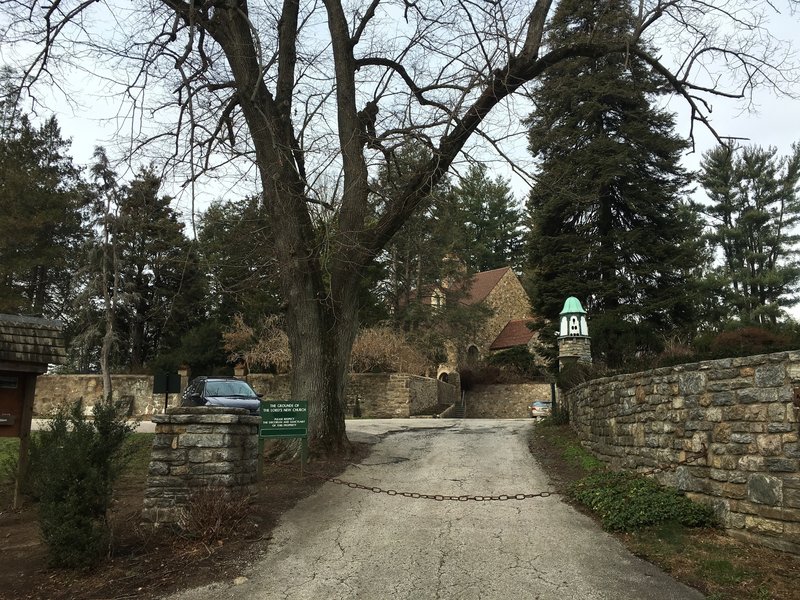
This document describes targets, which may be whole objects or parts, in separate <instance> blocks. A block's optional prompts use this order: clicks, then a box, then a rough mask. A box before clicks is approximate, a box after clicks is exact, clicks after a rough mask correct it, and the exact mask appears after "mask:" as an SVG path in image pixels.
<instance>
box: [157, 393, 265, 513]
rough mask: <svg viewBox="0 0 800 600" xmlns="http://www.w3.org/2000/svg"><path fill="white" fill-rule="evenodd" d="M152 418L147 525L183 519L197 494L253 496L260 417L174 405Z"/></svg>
mask: <svg viewBox="0 0 800 600" xmlns="http://www.w3.org/2000/svg"><path fill="white" fill-rule="evenodd" d="M153 421H154V422H155V424H156V435H155V438H154V440H153V452H152V454H151V458H150V468H149V470H148V476H147V487H146V489H145V495H144V508H143V510H142V521H143V522H144V523H145V524H148V525H154V526H155V525H160V524H163V523H177V522H179V521H180V519H181V516H182V512H183V511H184V510H185V509H186V506H187V504H188V503H189V502H190V501H191V498H192V494H193V493H196V492H200V491H207V490H212V491H213V492H214V493H217V494H224V495H227V496H229V497H230V498H231V499H234V498H237V499H238V498H245V497H248V496H255V494H256V493H257V491H258V490H257V470H258V427H259V424H260V422H261V418H260V417H258V416H252V415H250V414H249V413H248V412H247V411H246V410H244V409H242V408H218V407H205V406H191V407H175V408H170V409H168V410H167V412H166V414H163V415H153Z"/></svg>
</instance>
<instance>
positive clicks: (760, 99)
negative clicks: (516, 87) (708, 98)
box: [0, 13, 800, 216]
mask: <svg viewBox="0 0 800 600" xmlns="http://www.w3.org/2000/svg"><path fill="white" fill-rule="evenodd" d="M771 31H773V33H774V34H775V35H776V37H778V38H780V39H784V40H788V41H791V42H792V43H793V45H794V47H795V48H796V49H797V50H798V51H800V23H799V22H798V19H797V15H789V14H788V13H786V14H783V15H780V16H777V17H774V18H773V19H772V24H771ZM3 58H4V57H3V49H2V48H0V62H3ZM69 84H70V85H69V88H70V89H71V90H80V91H79V92H78V91H76V92H74V93H73V92H71V98H72V100H73V101H74V102H73V104H72V105H70V104H69V103H67V102H65V101H64V99H63V98H59V97H58V96H55V97H54V99H51V100H50V101H47V108H48V109H51V110H53V111H54V112H55V114H56V116H57V118H58V121H59V123H60V124H61V127H62V131H63V133H64V135H65V137H69V138H71V139H72V155H73V157H74V159H75V161H76V162H77V163H78V164H82V165H87V164H89V163H90V162H91V155H92V152H93V150H94V147H95V146H96V145H98V144H101V145H105V146H106V147H107V148H108V150H109V153H110V154H112V156H113V153H114V150H113V149H114V146H115V143H116V142H117V140H119V139H120V137H121V136H120V135H119V134H120V133H121V134H122V135H123V136H124V134H125V131H124V127H125V121H124V120H123V119H121V118H116V117H117V115H119V114H120V106H119V98H115V97H107V96H106V95H105V93H104V92H102V91H98V87H97V83H96V82H93V81H91V80H90V78H89V77H87V76H86V75H82V74H76V75H74V76H73V79H72V80H71V81H70V82H69ZM787 91H788V92H790V93H793V94H794V95H795V97H794V98H792V97H789V96H784V97H776V96H775V94H774V92H772V91H768V90H760V91H758V92H757V94H756V96H755V97H754V99H753V105H752V106H751V107H749V108H748V107H746V106H745V105H744V104H743V103H741V102H737V101H734V100H728V99H723V98H718V99H716V100H715V102H714V105H713V109H714V110H713V114H712V122H713V126H714V127H715V128H716V130H717V131H718V132H719V133H720V134H721V135H724V136H735V137H741V138H747V139H748V140H749V142H743V143H753V144H758V145H761V146H776V147H777V148H778V149H779V151H780V153H781V154H786V153H788V152H789V149H790V146H791V144H792V143H793V142H797V141H800V87H798V89H795V90H787ZM667 108H668V109H669V110H672V111H675V112H676V113H678V120H677V132H678V133H679V134H681V135H688V133H689V120H688V112H687V110H686V107H685V104H684V102H683V101H682V100H681V99H680V98H674V99H672V100H671V101H670V102H669V103H668V104H667ZM498 109H499V112H500V111H502V112H501V115H500V118H501V120H508V121H518V120H519V119H521V118H524V117H525V116H527V112H528V111H529V107H528V105H527V104H526V103H525V102H523V101H519V100H518V101H515V102H513V103H512V104H510V105H506V106H504V107H498ZM40 116H44V111H42V112H41V113H40ZM694 133H695V142H696V151H695V152H694V153H691V154H688V155H687V156H686V158H685V164H686V166H687V167H689V168H691V169H697V168H698V167H699V163H700V160H701V157H702V153H703V152H704V151H706V150H708V149H709V148H711V147H712V146H713V145H714V144H715V140H714V138H713V136H712V135H711V134H710V133H709V132H708V131H707V130H704V129H703V128H702V127H700V126H696V127H695V131H694ZM473 143H474V144H475V143H479V142H478V141H477V140H473ZM525 146H526V143H525V138H524V135H520V136H518V137H517V138H516V139H515V141H512V142H509V143H507V144H506V150H507V152H508V153H509V154H511V155H512V156H514V157H515V159H516V161H517V162H518V164H519V165H521V166H522V167H523V168H527V169H530V168H531V167H532V161H531V158H530V156H529V155H528V153H527V150H526V149H525ZM486 158H487V159H490V162H489V163H488V166H489V168H490V170H491V171H492V172H494V173H497V174H500V175H502V176H504V177H509V178H510V179H511V181H512V187H513V190H514V193H515V195H516V196H517V199H518V200H520V201H524V198H525V196H526V195H527V191H528V188H529V183H528V182H526V181H525V180H524V178H522V177H519V176H516V175H513V174H512V172H511V170H510V169H508V168H507V167H504V166H503V165H502V164H501V163H502V161H500V160H497V157H496V156H495V157H492V156H491V154H487V155H486ZM492 158H494V160H491V159H492ZM142 162H146V160H144V159H143V161H142ZM137 166H138V165H133V168H134V169H135V168H136V167H137ZM249 180H250V181H251V182H252V184H251V189H246V188H247V187H248V186H247V184H246V183H244V184H243V182H242V181H241V180H240V179H239V178H232V179H231V182H229V183H228V184H226V183H225V182H212V183H211V184H205V185H203V186H198V187H196V188H195V193H196V195H197V198H198V202H197V204H198V207H199V208H202V207H204V206H206V205H207V204H208V202H210V201H211V200H213V199H215V198H218V197H230V198H231V199H233V198H241V197H242V196H243V195H244V194H246V193H249V192H251V191H252V190H254V189H255V174H254V173H253V174H251V176H250V177H249ZM232 182H237V183H235V184H234V183H232ZM232 186H234V187H232ZM164 191H165V193H171V194H173V195H175V196H176V197H177V205H178V208H179V210H181V211H182V212H184V214H185V216H188V215H187V213H188V212H189V209H190V195H189V193H188V190H183V191H181V190H180V188H179V187H178V186H177V185H176V184H175V182H170V181H165V188H164Z"/></svg>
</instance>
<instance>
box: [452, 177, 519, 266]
mask: <svg viewBox="0 0 800 600" xmlns="http://www.w3.org/2000/svg"><path fill="white" fill-rule="evenodd" d="M453 193H454V195H455V200H456V203H457V206H458V214H459V218H457V219H456V221H455V223H454V225H455V226H456V228H457V230H458V232H459V233H460V237H461V238H462V239H461V240H460V242H459V244H458V246H459V255H460V257H461V259H462V260H463V262H464V264H465V265H466V266H467V270H469V271H470V272H480V271H489V270H491V269H497V268H499V267H508V266H513V267H517V266H518V265H519V264H520V262H521V260H520V258H521V257H520V254H519V250H520V247H521V245H522V231H521V227H522V215H521V211H520V210H519V209H518V208H517V207H516V201H515V200H514V196H513V194H512V193H511V188H510V187H509V184H508V181H506V180H504V179H503V178H502V177H497V178H495V179H491V178H490V177H489V176H488V174H487V171H486V167H484V166H483V165H481V166H473V167H470V169H469V171H467V174H466V175H465V176H464V177H463V178H462V179H461V181H460V182H459V184H458V185H457V186H456V188H455V190H454V192H453Z"/></svg>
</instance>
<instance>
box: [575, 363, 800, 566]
mask: <svg viewBox="0 0 800 600" xmlns="http://www.w3.org/2000/svg"><path fill="white" fill-rule="evenodd" d="M565 399H566V401H567V403H568V404H569V408H570V420H571V422H572V426H573V427H574V428H575V430H576V431H577V433H578V436H579V437H580V439H581V441H582V443H583V444H584V445H585V446H586V447H587V448H588V449H590V450H591V451H592V452H593V453H594V454H595V455H596V456H598V457H599V458H601V459H602V460H604V461H606V462H608V463H610V464H611V465H612V466H614V467H617V468H624V469H631V470H640V471H646V470H649V469H653V468H656V467H664V466H670V467H672V468H671V470H668V471H665V472H662V473H659V474H658V475H657V477H658V478H659V480H661V481H662V483H665V484H667V485H671V486H674V487H676V488H678V489H679V490H682V491H685V492H686V494H687V496H689V497H691V498H693V499H695V500H699V501H702V502H707V503H710V504H712V505H713V506H714V507H715V508H716V510H717V513H718V515H719V516H720V519H721V521H722V523H723V525H724V526H725V528H726V529H727V530H728V531H729V532H730V533H731V534H732V535H734V536H735V537H738V538H741V539H745V540H748V541H753V542H758V543H762V544H765V545H768V546H771V547H774V548H778V549H781V550H786V551H791V552H795V553H800V443H798V429H799V425H798V420H800V352H781V353H777V354H767V355H760V356H750V357H746V358H735V359H725V360H716V361H708V362H702V363H694V364H689V365H681V366H677V367H668V368H662V369H657V370H654V371H648V372H645V373H635V374H629V375H619V376H617V377H611V378H605V379H597V380H595V381H590V382H588V383H585V384H582V385H580V386H578V387H576V388H574V389H573V390H571V391H570V392H569V393H568V394H566V395H565ZM687 461H690V462H687Z"/></svg>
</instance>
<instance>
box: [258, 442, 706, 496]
mask: <svg viewBox="0 0 800 600" xmlns="http://www.w3.org/2000/svg"><path fill="white" fill-rule="evenodd" d="M704 456H705V453H704V452H698V453H697V456H693V457H691V458H687V459H684V460H682V461H678V462H677V463H675V464H671V465H666V466H661V467H656V468H655V469H650V470H648V471H643V472H640V473H639V475H642V476H645V477H647V476H649V475H655V474H656V473H663V472H665V471H674V470H675V469H677V468H678V467H680V466H682V465H688V464H691V463H693V462H695V461H697V460H699V459H700V458H703V457H704ZM271 464H272V465H273V466H275V467H278V468H282V469H283V468H289V467H288V465H282V464H280V463H275V462H273V463H271ZM306 474H307V475H309V476H311V477H314V478H316V479H321V480H323V481H328V482H330V483H335V484H336V485H344V486H347V487H349V488H351V489H354V490H365V491H367V492H372V493H373V494H386V495H387V496H402V497H403V498H413V499H415V500H436V501H437V502H445V501H452V502H469V501H470V500H472V501H475V502H504V501H506V500H530V499H531V498H547V497H549V496H551V495H552V494H553V493H554V492H549V491H548V492H536V493H532V494H499V495H495V496H492V495H485V496H483V495H471V494H469V495H461V496H452V495H448V494H421V493H418V492H401V491H398V490H392V489H388V490H385V489H383V488H381V487H378V486H369V485H364V484H363V483H356V482H354V481H345V480H344V479H340V478H338V477H328V476H327V475H320V474H318V473H309V472H306Z"/></svg>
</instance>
